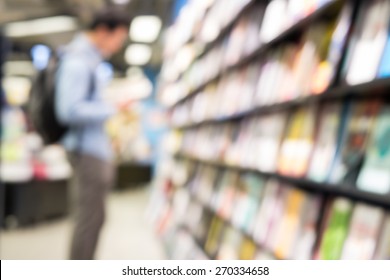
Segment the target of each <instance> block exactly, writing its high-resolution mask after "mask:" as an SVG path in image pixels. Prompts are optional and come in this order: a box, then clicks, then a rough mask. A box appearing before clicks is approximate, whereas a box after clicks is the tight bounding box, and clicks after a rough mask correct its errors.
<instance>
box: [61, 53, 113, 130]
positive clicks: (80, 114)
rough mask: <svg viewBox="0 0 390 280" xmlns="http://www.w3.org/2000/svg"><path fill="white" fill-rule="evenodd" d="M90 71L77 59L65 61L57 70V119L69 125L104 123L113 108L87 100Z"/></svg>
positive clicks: (111, 113)
mask: <svg viewBox="0 0 390 280" xmlns="http://www.w3.org/2000/svg"><path fill="white" fill-rule="evenodd" d="M90 84H91V70H90V69H88V66H87V65H85V64H84V63H83V62H82V61H80V60H77V59H73V58H71V59H67V60H65V61H64V62H63V63H62V64H61V66H60V69H59V72H58V76H57V86H56V98H55V100H56V104H55V105H56V112H57V117H58V119H59V120H60V121H61V122H63V123H65V124H69V125H77V126H79V125H85V124H90V123H99V122H103V121H105V120H106V119H107V118H108V117H110V116H112V115H113V114H114V113H115V108H114V107H113V106H110V105H109V104H107V103H105V102H103V101H100V100H87V99H88V95H89V94H90V93H89V92H88V91H89V90H91V89H90V87H91V86H90Z"/></svg>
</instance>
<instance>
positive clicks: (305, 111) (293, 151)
mask: <svg viewBox="0 0 390 280" xmlns="http://www.w3.org/2000/svg"><path fill="white" fill-rule="evenodd" d="M315 113H316V106H310V107H306V108H299V109H297V110H296V111H294V112H293V113H292V115H291V117H290V118H289V123H288V126H287V131H286V133H285V137H284V140H283V142H282V146H281V149H280V153H279V159H278V170H279V172H280V173H281V174H283V175H288V176H293V177H302V176H304V175H305V174H306V172H307V169H308V165H309V160H310V156H311V153H312V148H313V143H314V130H315V115H316V114H315Z"/></svg>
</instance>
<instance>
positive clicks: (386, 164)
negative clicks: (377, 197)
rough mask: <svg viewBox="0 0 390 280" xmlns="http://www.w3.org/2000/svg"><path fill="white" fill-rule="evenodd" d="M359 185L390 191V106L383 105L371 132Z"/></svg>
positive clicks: (367, 188)
mask: <svg viewBox="0 0 390 280" xmlns="http://www.w3.org/2000/svg"><path fill="white" fill-rule="evenodd" d="M357 187H358V188H359V189H361V190H363V191H369V192H374V193H378V194H387V193H389V192H390V106H389V105H385V106H383V108H382V110H381V112H380V113H379V115H378V117H377V119H376V124H375V127H374V129H373V131H372V134H371V139H370V141H369V144H368V147H367V152H366V156H365V160H364V164H363V167H362V170H361V171H360V173H359V176H358V179H357Z"/></svg>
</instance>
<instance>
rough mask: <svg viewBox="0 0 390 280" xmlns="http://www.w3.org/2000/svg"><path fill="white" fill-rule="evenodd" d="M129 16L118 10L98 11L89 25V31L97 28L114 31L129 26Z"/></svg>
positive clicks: (110, 8) (109, 8) (105, 9)
mask: <svg viewBox="0 0 390 280" xmlns="http://www.w3.org/2000/svg"><path fill="white" fill-rule="evenodd" d="M130 22H131V19H130V16H129V15H128V13H127V12H126V11H123V10H119V9H118V8H113V7H107V8H104V9H103V10H100V11H98V12H97V13H96V14H95V15H94V17H93V20H92V22H91V24H90V25H89V30H95V29H96V28H98V27H101V26H103V27H106V28H107V29H108V30H114V29H116V28H118V27H126V28H129V26H130Z"/></svg>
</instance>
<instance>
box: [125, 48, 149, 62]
mask: <svg viewBox="0 0 390 280" xmlns="http://www.w3.org/2000/svg"><path fill="white" fill-rule="evenodd" d="M151 57H152V49H151V48H150V47H149V46H147V45H142V44H133V45H130V46H128V47H127V49H126V52H125V60H126V62H127V63H128V64H130V65H145V64H147V63H148V62H149V61H150V59H151Z"/></svg>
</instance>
